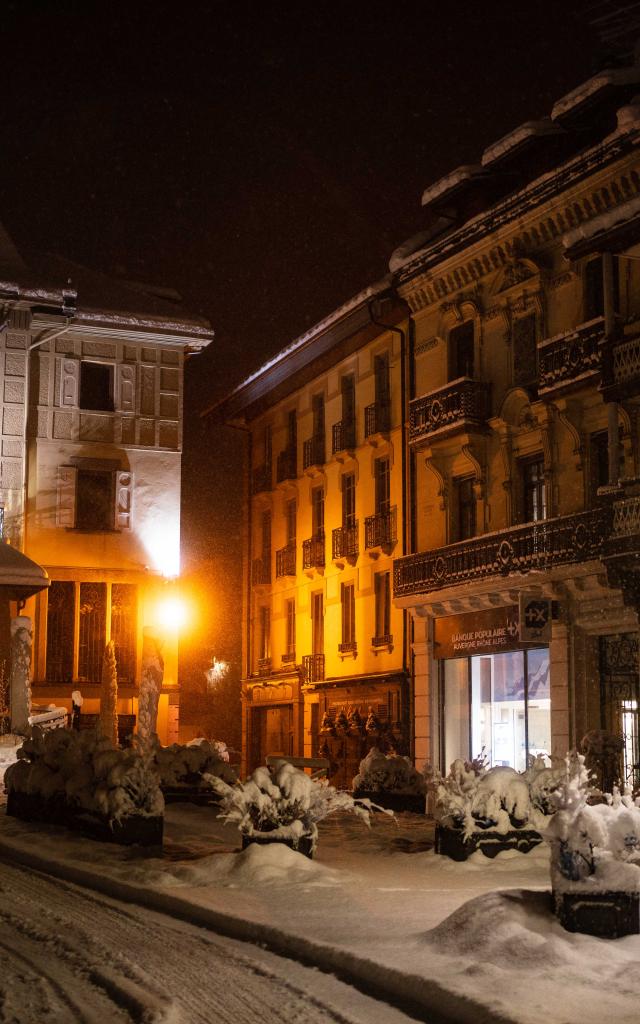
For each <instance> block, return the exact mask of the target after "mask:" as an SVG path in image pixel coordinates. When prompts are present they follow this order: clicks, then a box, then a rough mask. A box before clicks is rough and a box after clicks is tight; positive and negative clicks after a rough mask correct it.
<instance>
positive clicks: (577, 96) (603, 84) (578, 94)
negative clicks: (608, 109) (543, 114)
mask: <svg viewBox="0 0 640 1024" xmlns="http://www.w3.org/2000/svg"><path fill="white" fill-rule="evenodd" d="M636 82H637V83H639V84H640V67H638V66H634V67H628V68H606V69H604V70H603V71H599V72H598V74H597V75H594V76H593V78H589V79H588V81H586V82H583V83H582V84H581V85H578V86H577V87H576V88H575V89H572V90H571V92H568V93H567V95H566V96H562V98H561V99H559V100H557V101H556V103H554V105H553V109H552V111H551V119H552V120H553V121H557V120H561V119H562V118H563V117H568V116H569V115H571V114H573V113H575V112H576V111H578V110H579V109H580V108H581V107H583V106H585V105H586V104H587V103H591V102H592V101H593V100H594V99H595V98H596V97H597V95H598V93H602V92H604V91H605V90H606V89H611V88H615V87H617V86H622V85H634V84H635V83H636Z"/></svg>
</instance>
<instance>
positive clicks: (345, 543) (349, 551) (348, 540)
mask: <svg viewBox="0 0 640 1024" xmlns="http://www.w3.org/2000/svg"><path fill="white" fill-rule="evenodd" d="M332 540H333V557H334V558H357V557H358V522H357V520H356V522H355V523H352V524H351V525H350V526H337V527H336V529H335V530H334V531H333V534H332Z"/></svg>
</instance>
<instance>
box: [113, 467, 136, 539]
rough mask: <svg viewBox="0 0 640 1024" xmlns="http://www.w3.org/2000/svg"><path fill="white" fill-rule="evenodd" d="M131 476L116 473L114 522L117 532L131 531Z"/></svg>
mask: <svg viewBox="0 0 640 1024" xmlns="http://www.w3.org/2000/svg"><path fill="white" fill-rule="evenodd" d="M132 490H133V476H132V474H131V473H116V522H115V526H116V529H117V530H130V529H131V496H132Z"/></svg>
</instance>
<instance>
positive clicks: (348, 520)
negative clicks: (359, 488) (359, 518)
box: [342, 473, 356, 526]
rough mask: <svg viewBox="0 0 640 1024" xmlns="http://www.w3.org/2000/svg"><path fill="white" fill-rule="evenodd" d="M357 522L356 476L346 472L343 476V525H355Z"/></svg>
mask: <svg viewBox="0 0 640 1024" xmlns="http://www.w3.org/2000/svg"><path fill="white" fill-rule="evenodd" d="M355 523H356V476H355V473H345V475H344V476H343V477H342V525H343V526H355Z"/></svg>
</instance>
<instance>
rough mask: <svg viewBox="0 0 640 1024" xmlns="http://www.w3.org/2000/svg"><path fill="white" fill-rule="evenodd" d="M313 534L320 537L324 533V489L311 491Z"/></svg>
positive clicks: (318, 488) (316, 488) (317, 488)
mask: <svg viewBox="0 0 640 1024" xmlns="http://www.w3.org/2000/svg"><path fill="white" fill-rule="evenodd" d="M311 533H312V534H313V536H314V537H319V536H321V535H322V534H323V533H324V488H322V487H314V488H313V490H312V491H311Z"/></svg>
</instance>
